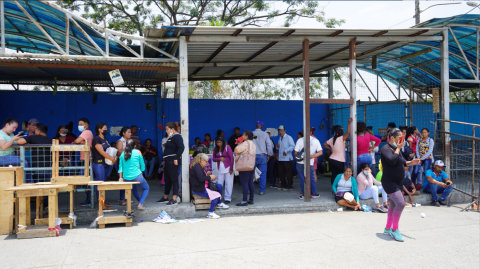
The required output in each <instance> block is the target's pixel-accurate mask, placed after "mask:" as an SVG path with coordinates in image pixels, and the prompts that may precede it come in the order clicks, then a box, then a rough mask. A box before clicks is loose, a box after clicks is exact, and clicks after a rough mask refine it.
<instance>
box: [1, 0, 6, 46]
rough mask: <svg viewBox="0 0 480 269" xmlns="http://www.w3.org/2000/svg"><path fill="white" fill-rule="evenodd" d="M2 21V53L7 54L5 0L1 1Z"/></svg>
mask: <svg viewBox="0 0 480 269" xmlns="http://www.w3.org/2000/svg"><path fill="white" fill-rule="evenodd" d="M0 23H1V24H2V26H1V32H2V50H1V52H2V54H5V7H4V1H1V2H0Z"/></svg>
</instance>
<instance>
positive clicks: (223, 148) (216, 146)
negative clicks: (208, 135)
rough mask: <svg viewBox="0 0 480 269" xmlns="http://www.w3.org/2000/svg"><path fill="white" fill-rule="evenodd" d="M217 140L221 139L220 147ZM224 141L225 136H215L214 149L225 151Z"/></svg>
mask: <svg viewBox="0 0 480 269" xmlns="http://www.w3.org/2000/svg"><path fill="white" fill-rule="evenodd" d="M217 141H222V148H221V149H220V147H219V146H218V145H217ZM226 143H227V142H225V138H223V137H221V136H219V137H217V138H215V149H216V150H217V152H224V151H225V148H226Z"/></svg>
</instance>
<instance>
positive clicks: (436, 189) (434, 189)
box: [423, 183, 453, 201]
mask: <svg viewBox="0 0 480 269" xmlns="http://www.w3.org/2000/svg"><path fill="white" fill-rule="evenodd" d="M452 190H453V185H450V186H448V187H446V188H442V187H440V186H438V185H437V184H432V183H428V184H427V185H426V186H425V188H423V192H425V193H430V194H431V195H432V201H437V200H438V201H445V199H447V197H448V195H449V194H450V192H452ZM437 193H441V194H442V196H441V197H440V199H438V195H437Z"/></svg>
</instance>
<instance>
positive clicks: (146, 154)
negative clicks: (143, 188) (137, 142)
mask: <svg viewBox="0 0 480 269" xmlns="http://www.w3.org/2000/svg"><path fill="white" fill-rule="evenodd" d="M142 155H143V159H144V160H145V165H147V164H148V165H149V167H148V173H147V169H145V171H143V173H144V176H145V178H146V179H152V178H153V177H154V176H155V175H154V174H153V168H154V167H155V163H156V162H157V155H158V152H157V149H156V148H155V147H154V146H152V140H151V139H150V138H147V139H146V140H145V146H144V147H142Z"/></svg>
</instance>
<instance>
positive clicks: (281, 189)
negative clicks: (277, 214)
mask: <svg viewBox="0 0 480 269" xmlns="http://www.w3.org/2000/svg"><path fill="white" fill-rule="evenodd" d="M277 190H279V191H283V190H287V189H284V188H277Z"/></svg>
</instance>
